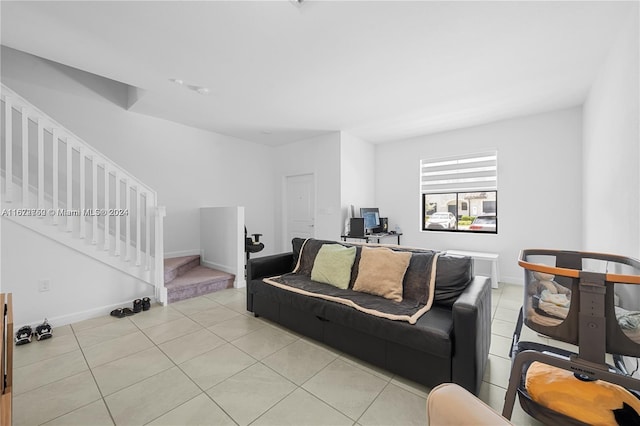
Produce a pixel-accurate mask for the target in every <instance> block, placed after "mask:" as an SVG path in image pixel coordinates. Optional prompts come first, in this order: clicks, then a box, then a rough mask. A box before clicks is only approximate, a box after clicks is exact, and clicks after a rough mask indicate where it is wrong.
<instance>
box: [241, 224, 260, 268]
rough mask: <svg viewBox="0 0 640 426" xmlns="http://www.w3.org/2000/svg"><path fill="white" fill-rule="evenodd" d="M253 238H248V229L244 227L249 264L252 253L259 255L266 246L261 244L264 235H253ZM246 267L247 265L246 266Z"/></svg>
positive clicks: (245, 247)
mask: <svg viewBox="0 0 640 426" xmlns="http://www.w3.org/2000/svg"><path fill="white" fill-rule="evenodd" d="M251 235H252V236H253V238H251V237H247V227H246V226H245V227H244V251H245V252H246V253H247V262H248V261H249V256H250V255H251V253H258V252H260V251H262V250H263V249H264V244H263V243H261V242H260V237H262V234H251ZM245 267H246V265H245Z"/></svg>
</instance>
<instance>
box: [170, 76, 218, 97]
mask: <svg viewBox="0 0 640 426" xmlns="http://www.w3.org/2000/svg"><path fill="white" fill-rule="evenodd" d="M169 81H170V82H172V83H175V84H177V85H178V86H183V87H186V88H187V89H189V90H193V91H194V92H196V93H199V94H200V95H208V94H209V93H211V90H209V88H208V87H204V86H195V85H192V84H185V82H184V80H180V79H179V78H170V79H169Z"/></svg>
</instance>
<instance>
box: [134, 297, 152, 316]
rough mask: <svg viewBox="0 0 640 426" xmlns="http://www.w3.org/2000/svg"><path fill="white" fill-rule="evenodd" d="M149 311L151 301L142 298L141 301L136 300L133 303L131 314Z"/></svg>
mask: <svg viewBox="0 0 640 426" xmlns="http://www.w3.org/2000/svg"><path fill="white" fill-rule="evenodd" d="M149 309H151V299H149V298H148V297H143V298H142V299H136V300H134V301H133V312H134V313H136V314H137V313H138V312H140V311H148V310H149Z"/></svg>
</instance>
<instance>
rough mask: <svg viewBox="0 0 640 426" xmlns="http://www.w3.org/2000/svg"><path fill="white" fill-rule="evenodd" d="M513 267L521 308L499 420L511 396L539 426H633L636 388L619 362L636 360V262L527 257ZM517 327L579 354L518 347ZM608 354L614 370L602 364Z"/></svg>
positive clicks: (570, 254)
mask: <svg viewBox="0 0 640 426" xmlns="http://www.w3.org/2000/svg"><path fill="white" fill-rule="evenodd" d="M518 264H519V265H520V266H522V267H523V268H524V273H525V280H524V283H525V285H524V303H523V306H522V308H521V311H520V315H519V318H518V322H517V325H516V329H515V332H514V335H513V341H512V347H511V354H510V355H511V361H512V363H511V375H510V378H509V385H508V388H507V392H506V394H505V402H504V407H503V411H502V415H503V416H504V417H506V418H507V419H510V418H511V414H512V411H513V405H514V402H515V397H516V394H517V395H518V398H519V400H520V405H521V406H522V408H523V410H524V411H525V412H527V413H528V414H529V415H530V416H532V417H534V418H536V419H537V420H539V421H541V422H543V423H545V424H554V425H557V424H571V425H584V424H640V399H639V398H640V397H639V396H638V395H639V394H638V392H637V391H638V390H640V380H638V379H635V378H633V377H632V375H631V374H629V373H628V371H627V369H626V366H625V363H624V360H623V356H629V357H636V358H637V357H639V356H640V287H636V285H637V284H640V262H639V261H638V260H636V259H632V258H627V257H622V256H616V255H610V254H603V253H590V252H576V251H558V250H546V249H529V250H523V251H522V252H521V253H520V258H519V260H518ZM618 300H619V303H617V301H618ZM616 305H620V306H616ZM633 309H635V310H633ZM523 325H524V326H526V327H528V328H530V329H532V330H533V331H535V332H537V333H539V334H541V335H544V336H548V337H550V338H551V339H555V340H557V341H561V342H566V343H569V344H573V345H577V347H578V353H575V352H571V351H568V350H565V349H561V348H558V347H554V346H551V345H546V344H541V343H537V342H527V341H520V334H521V330H522V326H523ZM550 342H551V343H553V340H550ZM607 353H609V354H611V355H613V363H614V365H610V364H607V362H606V360H605V357H606V354H607Z"/></svg>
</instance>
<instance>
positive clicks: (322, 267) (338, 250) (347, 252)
mask: <svg viewBox="0 0 640 426" xmlns="http://www.w3.org/2000/svg"><path fill="white" fill-rule="evenodd" d="M355 258H356V248H355V247H344V246H343V245H340V244H324V245H323V246H322V247H321V248H320V250H319V251H318V254H317V256H316V259H315V261H314V262H313V268H312V269H311V279H312V280H314V281H318V282H321V283H326V284H331V285H333V286H336V287H338V288H342V289H346V288H347V287H349V281H351V267H352V266H353V261H354V260H355Z"/></svg>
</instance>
